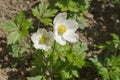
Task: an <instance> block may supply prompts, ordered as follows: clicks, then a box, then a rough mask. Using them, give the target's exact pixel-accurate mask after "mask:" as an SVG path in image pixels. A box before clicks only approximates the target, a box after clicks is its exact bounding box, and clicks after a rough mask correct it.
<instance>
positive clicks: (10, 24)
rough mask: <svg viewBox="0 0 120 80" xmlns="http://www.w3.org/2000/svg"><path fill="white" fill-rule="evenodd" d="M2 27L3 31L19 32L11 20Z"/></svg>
mask: <svg viewBox="0 0 120 80" xmlns="http://www.w3.org/2000/svg"><path fill="white" fill-rule="evenodd" d="M1 25H2V27H3V29H4V30H6V31H13V30H17V26H16V24H15V23H14V22H13V21H10V20H8V21H5V22H3V23H2V24H1Z"/></svg>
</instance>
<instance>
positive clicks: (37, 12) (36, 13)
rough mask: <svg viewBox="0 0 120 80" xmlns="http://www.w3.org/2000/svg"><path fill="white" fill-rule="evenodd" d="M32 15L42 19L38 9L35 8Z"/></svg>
mask: <svg viewBox="0 0 120 80" xmlns="http://www.w3.org/2000/svg"><path fill="white" fill-rule="evenodd" d="M32 14H33V15H34V16H35V17H36V18H37V19H40V13H39V11H38V7H35V8H34V9H32Z"/></svg>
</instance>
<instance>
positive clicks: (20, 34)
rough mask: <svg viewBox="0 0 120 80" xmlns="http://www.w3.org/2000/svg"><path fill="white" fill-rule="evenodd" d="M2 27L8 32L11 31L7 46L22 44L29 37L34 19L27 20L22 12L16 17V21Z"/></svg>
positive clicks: (6, 23) (6, 22)
mask: <svg viewBox="0 0 120 80" xmlns="http://www.w3.org/2000/svg"><path fill="white" fill-rule="evenodd" d="M1 25H2V27H3V29H4V30H6V31H10V34H9V35H8V37H7V44H8V45H10V44H15V43H18V42H19V43H20V42H22V41H23V39H24V38H25V37H26V36H28V35H29V31H28V29H29V28H32V19H25V14H24V13H23V12H20V13H19V14H17V15H16V16H15V19H14V21H10V20H9V21H5V22H3V23H2V24H1Z"/></svg>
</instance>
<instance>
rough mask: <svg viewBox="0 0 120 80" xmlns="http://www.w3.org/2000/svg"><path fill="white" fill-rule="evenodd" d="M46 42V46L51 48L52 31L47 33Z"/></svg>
mask: <svg viewBox="0 0 120 80" xmlns="http://www.w3.org/2000/svg"><path fill="white" fill-rule="evenodd" d="M47 37H48V41H47V45H49V46H51V45H52V43H53V41H54V34H53V32H52V31H50V32H48V36H47Z"/></svg>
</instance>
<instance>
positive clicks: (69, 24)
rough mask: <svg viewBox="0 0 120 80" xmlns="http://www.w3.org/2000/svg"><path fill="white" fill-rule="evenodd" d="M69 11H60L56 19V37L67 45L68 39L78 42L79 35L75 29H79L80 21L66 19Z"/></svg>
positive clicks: (62, 43)
mask: <svg viewBox="0 0 120 80" xmlns="http://www.w3.org/2000/svg"><path fill="white" fill-rule="evenodd" d="M66 18H67V13H66V12H64V13H59V14H58V15H57V16H56V17H55V19H54V22H53V24H54V38H55V40H56V42H58V43H59V44H61V45H65V44H66V41H69V42H72V43H73V42H77V41H78V39H79V36H78V34H77V33H75V31H76V30H77V29H78V23H77V22H76V21H75V20H73V19H66Z"/></svg>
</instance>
